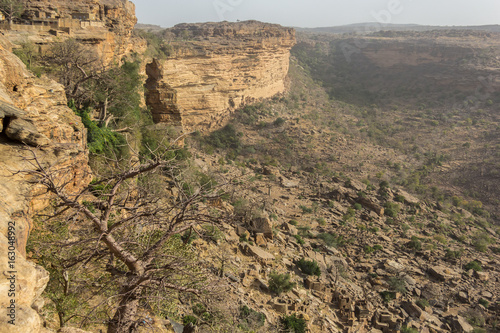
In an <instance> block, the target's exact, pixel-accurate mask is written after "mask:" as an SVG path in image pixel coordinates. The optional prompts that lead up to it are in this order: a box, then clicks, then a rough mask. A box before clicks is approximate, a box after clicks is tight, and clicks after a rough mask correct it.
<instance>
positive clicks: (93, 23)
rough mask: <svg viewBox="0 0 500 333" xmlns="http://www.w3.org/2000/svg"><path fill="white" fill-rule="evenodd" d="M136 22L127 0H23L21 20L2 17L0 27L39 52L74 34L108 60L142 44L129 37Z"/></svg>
mask: <svg viewBox="0 0 500 333" xmlns="http://www.w3.org/2000/svg"><path fill="white" fill-rule="evenodd" d="M136 23H137V18H136V16H135V5H134V4H133V3H132V2H130V1H128V0H83V1H67V0H55V1H35V0H27V1H26V10H25V12H24V13H23V15H22V20H19V21H18V22H16V23H15V24H8V23H7V22H5V21H4V22H2V23H1V24H0V28H1V29H4V30H6V32H5V33H6V36H7V38H8V39H9V40H10V41H12V42H14V43H16V44H22V43H25V42H32V43H35V44H36V45H37V46H38V47H39V48H40V50H41V51H42V52H43V51H44V50H45V49H46V48H47V47H50V45H51V44H52V43H55V42H60V41H61V40H64V39H67V38H74V39H76V40H78V41H79V42H81V43H84V44H87V45H92V46H94V47H95V49H96V50H97V51H98V53H99V54H101V55H102V57H103V61H104V63H106V64H109V63H112V62H119V61H120V60H121V58H122V57H123V56H124V55H127V54H128V53H130V52H132V50H134V51H136V52H140V51H141V48H142V47H144V44H143V43H142V42H141V41H140V40H137V39H134V38H133V37H132V29H133V27H134V25H135V24H136Z"/></svg>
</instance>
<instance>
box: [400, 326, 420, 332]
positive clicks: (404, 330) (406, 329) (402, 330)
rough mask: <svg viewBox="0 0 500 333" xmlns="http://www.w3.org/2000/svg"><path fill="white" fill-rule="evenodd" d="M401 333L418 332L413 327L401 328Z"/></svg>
mask: <svg viewBox="0 0 500 333" xmlns="http://www.w3.org/2000/svg"><path fill="white" fill-rule="evenodd" d="M401 333H418V330H417V329H416V328H413V327H406V326H403V327H401Z"/></svg>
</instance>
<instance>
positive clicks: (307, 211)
mask: <svg viewBox="0 0 500 333" xmlns="http://www.w3.org/2000/svg"><path fill="white" fill-rule="evenodd" d="M299 208H300V209H302V213H304V214H311V213H312V212H313V209H312V208H309V207H306V206H302V205H301V206H299Z"/></svg>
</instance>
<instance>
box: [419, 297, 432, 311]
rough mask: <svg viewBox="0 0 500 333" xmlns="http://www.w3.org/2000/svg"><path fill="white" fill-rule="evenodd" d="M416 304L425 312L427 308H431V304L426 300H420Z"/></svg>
mask: <svg viewBox="0 0 500 333" xmlns="http://www.w3.org/2000/svg"><path fill="white" fill-rule="evenodd" d="M416 304H417V305H418V306H419V307H420V308H421V309H422V310H425V308H426V307H428V306H430V304H429V302H428V301H427V300H426V299H425V298H420V299H419V300H418V301H417V302H416Z"/></svg>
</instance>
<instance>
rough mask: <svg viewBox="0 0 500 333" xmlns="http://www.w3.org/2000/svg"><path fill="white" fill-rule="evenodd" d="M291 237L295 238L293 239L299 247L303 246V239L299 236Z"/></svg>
mask: <svg viewBox="0 0 500 333" xmlns="http://www.w3.org/2000/svg"><path fill="white" fill-rule="evenodd" d="M293 237H295V239H296V240H297V243H299V244H300V245H304V244H305V242H304V239H303V238H302V237H300V235H294V236H293Z"/></svg>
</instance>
